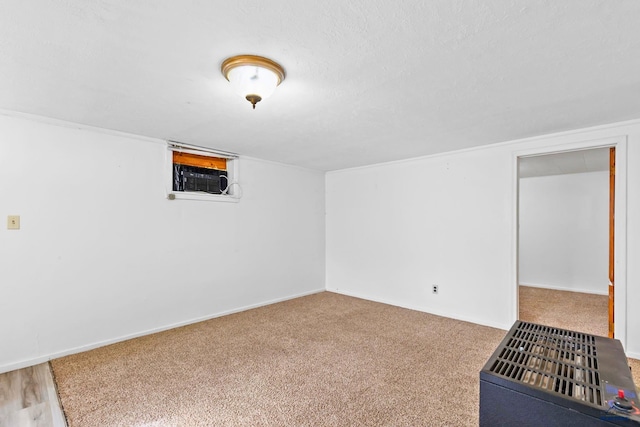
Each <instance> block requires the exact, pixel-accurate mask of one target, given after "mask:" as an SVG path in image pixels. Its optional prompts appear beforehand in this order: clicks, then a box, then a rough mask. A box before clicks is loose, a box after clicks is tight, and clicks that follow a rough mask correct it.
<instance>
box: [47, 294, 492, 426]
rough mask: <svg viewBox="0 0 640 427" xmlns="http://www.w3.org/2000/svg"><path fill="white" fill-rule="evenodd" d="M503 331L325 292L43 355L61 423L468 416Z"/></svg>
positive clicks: (384, 420) (456, 422)
mask: <svg viewBox="0 0 640 427" xmlns="http://www.w3.org/2000/svg"><path fill="white" fill-rule="evenodd" d="M504 334H505V331H502V330H499V329H493V328H488V327H484V326H479V325H475V324H471V323H466V322H461V321H456V320H452V319H447V318H443V317H437V316H433V315H429V314H425V313H421V312H416V311H412V310H406V309H402V308H398V307H393V306H389V305H384V304H379V303H375V302H370V301H365V300H361V299H356V298H351V297H347V296H342V295H338V294H334V293H329V292H323V293H320V294H315V295H311V296H308V297H303V298H298V299H295V300H291V301H286V302H282V303H278V304H274V305H270V306H267V307H262V308H258V309H254V310H249V311H246V312H242V313H238V314H233V315H230V316H225V317H221V318H217V319H212V320H209V321H206V322H201V323H197V324H194V325H190V326H186V327H182V328H178V329H174V330H170V331H167V332H163V333H158V334H154V335H150V336H146V337H142V338H138V339H134V340H130V341H126V342H122V343H118V344H114V345H111V346H107V347H103V348H100V349H96V350H93V351H89V352H86V353H81V354H77V355H73V356H68V357H65V358H62V359H57V360H54V361H53V362H52V366H53V368H54V372H55V377H56V381H57V384H58V388H59V393H60V398H61V401H62V404H63V407H64V410H65V413H66V415H67V419H68V421H69V425H70V426H71V427H75V426H444V425H448V426H474V425H477V424H478V393H479V385H478V384H479V371H480V369H481V368H482V366H483V365H484V363H485V362H486V361H487V359H488V358H489V356H490V355H491V353H492V352H493V350H495V348H496V346H497V345H498V344H499V343H500V341H501V340H502V338H503V337H504ZM453 408H455V410H452V409H453Z"/></svg>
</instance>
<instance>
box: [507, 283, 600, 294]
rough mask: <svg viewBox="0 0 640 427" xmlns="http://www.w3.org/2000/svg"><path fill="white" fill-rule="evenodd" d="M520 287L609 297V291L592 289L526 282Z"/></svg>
mask: <svg viewBox="0 0 640 427" xmlns="http://www.w3.org/2000/svg"><path fill="white" fill-rule="evenodd" d="M520 286H527V287H529V288H542V289H551V290H553V291H566V292H580V293H582V294H593V295H609V291H608V290H604V291H594V290H592V289H578V288H565V287H562V286H553V285H541V284H538V283H524V282H520Z"/></svg>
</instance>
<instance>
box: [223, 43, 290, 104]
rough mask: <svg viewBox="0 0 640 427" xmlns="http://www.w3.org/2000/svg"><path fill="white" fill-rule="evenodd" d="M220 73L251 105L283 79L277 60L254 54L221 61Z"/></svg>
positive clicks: (261, 98) (267, 94) (268, 93)
mask: <svg viewBox="0 0 640 427" xmlns="http://www.w3.org/2000/svg"><path fill="white" fill-rule="evenodd" d="M221 71H222V75H223V76H224V77H225V78H226V79H227V80H229V82H230V83H231V86H232V87H233V90H235V91H236V92H237V93H238V94H239V95H241V96H243V97H244V98H245V99H246V100H247V101H249V102H250V103H251V105H253V109H254V110H255V108H256V104H257V103H258V102H260V101H262V100H263V99H266V98H268V97H269V96H271V95H272V94H273V92H275V90H276V87H277V86H278V85H279V84H280V83H282V81H283V80H284V68H282V66H281V65H280V64H278V63H277V62H274V61H272V60H270V59H269V58H264V57H262V56H256V55H238V56H232V57H231V58H228V59H226V60H225V61H224V62H223V63H222V68H221Z"/></svg>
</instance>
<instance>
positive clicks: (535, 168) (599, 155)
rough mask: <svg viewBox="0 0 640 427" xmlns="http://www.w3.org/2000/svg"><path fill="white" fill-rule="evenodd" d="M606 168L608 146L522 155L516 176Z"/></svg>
mask: <svg viewBox="0 0 640 427" xmlns="http://www.w3.org/2000/svg"><path fill="white" fill-rule="evenodd" d="M608 170H609V148H594V149H590V150H578V151H569V152H566V153H556V154H546V155H542V156H531V157H522V158H520V159H519V162H518V176H519V177H520V178H531V177H537V176H548V175H563V174H569V173H587V172H601V171H608Z"/></svg>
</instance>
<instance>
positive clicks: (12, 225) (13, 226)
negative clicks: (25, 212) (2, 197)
mask: <svg viewBox="0 0 640 427" xmlns="http://www.w3.org/2000/svg"><path fill="white" fill-rule="evenodd" d="M7 229H8V230H20V215H9V216H8V217H7Z"/></svg>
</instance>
